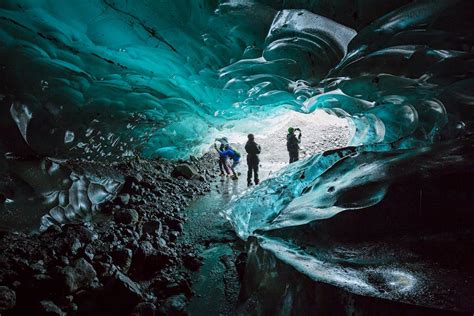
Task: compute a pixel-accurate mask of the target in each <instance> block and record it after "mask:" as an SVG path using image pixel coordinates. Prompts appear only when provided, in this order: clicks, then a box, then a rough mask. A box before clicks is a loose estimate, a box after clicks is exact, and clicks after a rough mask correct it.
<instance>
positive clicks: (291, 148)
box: [286, 127, 301, 163]
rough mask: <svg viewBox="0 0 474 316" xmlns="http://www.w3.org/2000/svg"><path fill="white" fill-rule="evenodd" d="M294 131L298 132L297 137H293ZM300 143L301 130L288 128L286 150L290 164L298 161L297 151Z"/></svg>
mask: <svg viewBox="0 0 474 316" xmlns="http://www.w3.org/2000/svg"><path fill="white" fill-rule="evenodd" d="M295 131H299V135H298V136H296V135H295ZM300 143H301V130H300V129H299V128H296V129H295V128H293V127H290V128H288V135H286V148H287V149H288V153H289V154H290V163H292V162H295V161H298V160H299V151H300Z"/></svg>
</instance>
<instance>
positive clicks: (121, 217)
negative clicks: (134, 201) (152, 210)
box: [114, 209, 138, 225]
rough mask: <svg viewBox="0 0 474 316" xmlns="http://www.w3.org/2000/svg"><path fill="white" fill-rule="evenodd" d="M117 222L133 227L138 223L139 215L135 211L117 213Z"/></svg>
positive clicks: (128, 210)
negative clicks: (132, 225)
mask: <svg viewBox="0 0 474 316" xmlns="http://www.w3.org/2000/svg"><path fill="white" fill-rule="evenodd" d="M114 219H115V222H117V223H121V224H125V225H131V224H134V223H136V222H137V221H138V213H137V211H135V210H133V209H127V210H121V211H118V212H117V213H115V216H114Z"/></svg>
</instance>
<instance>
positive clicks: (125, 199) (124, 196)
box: [118, 193, 130, 205]
mask: <svg viewBox="0 0 474 316" xmlns="http://www.w3.org/2000/svg"><path fill="white" fill-rule="evenodd" d="M118 197H119V199H120V202H121V203H122V205H127V204H128V203H129V202H130V194H128V193H123V194H120V195H119V196H118Z"/></svg>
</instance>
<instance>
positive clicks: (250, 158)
mask: <svg viewBox="0 0 474 316" xmlns="http://www.w3.org/2000/svg"><path fill="white" fill-rule="evenodd" d="M245 151H246V152H247V166H248V171H247V185H248V186H251V185H252V173H253V176H254V182H255V185H257V184H258V183H259V181H260V180H259V179H258V164H259V163H260V159H259V158H258V155H259V154H260V152H261V151H262V148H261V147H260V145H259V144H257V143H256V142H255V137H254V135H253V134H249V135H248V141H247V144H245Z"/></svg>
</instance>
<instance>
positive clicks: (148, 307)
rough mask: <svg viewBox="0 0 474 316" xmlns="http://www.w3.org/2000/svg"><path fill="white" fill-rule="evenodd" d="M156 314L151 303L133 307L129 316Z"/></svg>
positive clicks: (151, 315)
mask: <svg viewBox="0 0 474 316" xmlns="http://www.w3.org/2000/svg"><path fill="white" fill-rule="evenodd" d="M155 313H156V306H155V305H154V304H152V303H147V302H142V303H140V304H138V305H137V306H135V308H134V309H133V311H132V313H131V316H154V315H155Z"/></svg>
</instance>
